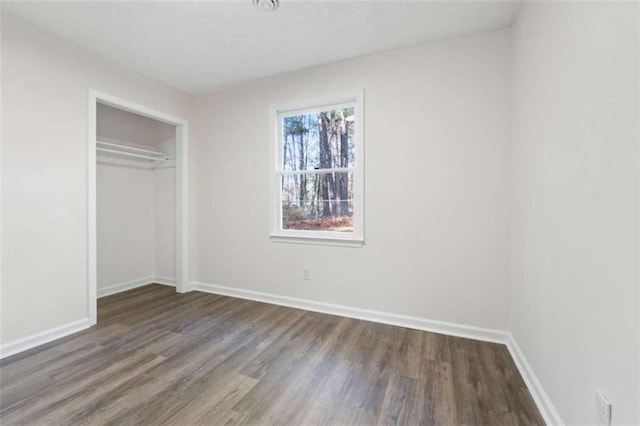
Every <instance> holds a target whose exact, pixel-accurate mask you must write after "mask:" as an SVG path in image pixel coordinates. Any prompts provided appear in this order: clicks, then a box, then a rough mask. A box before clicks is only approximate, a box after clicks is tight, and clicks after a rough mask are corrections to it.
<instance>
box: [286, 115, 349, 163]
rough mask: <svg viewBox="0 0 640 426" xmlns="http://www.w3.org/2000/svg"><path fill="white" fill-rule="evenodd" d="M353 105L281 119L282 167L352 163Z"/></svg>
mask: <svg viewBox="0 0 640 426" xmlns="http://www.w3.org/2000/svg"><path fill="white" fill-rule="evenodd" d="M354 111H355V108H354V107H349V108H341V109H328V110H326V111H317V112H310V113H306V114H302V115H296V116H292V117H284V118H283V119H282V123H281V126H282V147H283V152H282V168H283V170H285V171H291V170H314V169H333V168H341V167H353V166H354V159H355V152H354V145H353V144H354V142H353V134H354V127H355V126H354V124H355V123H354V118H355V115H354Z"/></svg>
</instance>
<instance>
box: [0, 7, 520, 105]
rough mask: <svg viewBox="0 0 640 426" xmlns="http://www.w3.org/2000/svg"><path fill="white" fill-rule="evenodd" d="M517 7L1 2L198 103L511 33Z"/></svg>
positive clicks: (5, 9) (11, 11)
mask: <svg viewBox="0 0 640 426" xmlns="http://www.w3.org/2000/svg"><path fill="white" fill-rule="evenodd" d="M519 7H520V3H519V1H517V0H516V1H493V0H475V1H416V0H413V1H399V0H396V1H362V0H350V1H346V0H345V1H327V0H315V1H310V0H281V7H280V9H279V10H277V11H276V12H263V11H260V10H258V9H257V8H255V7H253V4H252V0H229V1H171V2H168V1H128V2H120V1H118V2H116V1H82V2H71V1H69V2H63V1H46V2H30V1H21V2H18V1H3V2H2V10H3V12H5V13H9V14H12V15H14V16H17V17H18V18H20V19H22V20H24V21H27V22H29V23H31V24H33V25H35V26H36V27H39V28H40V29H42V30H44V31H47V32H49V33H51V34H54V35H56V36H58V37H60V38H63V39H65V40H67V41H70V42H72V43H74V44H76V45H79V46H81V47H83V48H85V49H87V50H89V51H93V52H95V53H97V54H99V55H102V56H104V57H106V58H109V59H111V60H113V61H115V62H117V63H119V64H121V65H123V66H124V67H127V68H129V69H131V70H134V71H137V72H140V73H142V74H144V75H146V76H148V77H151V78H153V79H155V80H158V81H161V82H163V83H165V84H167V85H169V86H172V87H174V88H177V89H180V90H182V91H185V92H188V93H192V94H203V93H207V92H211V91H215V90H217V89H220V88H223V87H226V86H230V85H234V84H238V83H240V82H243V81H248V80H255V79H259V78H263V77H267V76H271V75H276V74H281V73H285V72H289V71H295V70H299V69H304V68H309V67H313V66H318V65H323V64H328V63H333V62H338V61H342V60H345V59H349V58H354V57H358V56H364V55H367V54H371V53H377V52H382V51H385V50H390V49H395V48H400V47H404V46H410V45H415V44H419V43H424V42H427V41H430V40H435V39H441V38H448V37H457V36H462V35H467V34H473V33H477V32H482V31H489V30H493V29H498V28H502V27H506V26H509V25H511V24H512V23H513V21H514V19H515V17H516V15H517V12H518V9H519Z"/></svg>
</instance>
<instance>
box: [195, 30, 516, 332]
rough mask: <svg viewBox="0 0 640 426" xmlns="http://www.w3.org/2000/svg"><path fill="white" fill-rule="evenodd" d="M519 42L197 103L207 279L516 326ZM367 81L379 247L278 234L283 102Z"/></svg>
mask: <svg viewBox="0 0 640 426" xmlns="http://www.w3.org/2000/svg"><path fill="white" fill-rule="evenodd" d="M510 47H511V44H510V33H509V31H508V30H502V31H496V32H491V33H486V34H482V35H477V36H472V37H465V38H459V39H454V40H448V41H438V42H434V43H431V44H428V45H423V46H420V47H415V48H410V49H404V50H398V51H393V52H389V53H384V54H380V55H375V56H369V57H365V58H362V59H357V60H352V61H348V62H343V63H340V64H336V65H331V66H326V67H321V68H314V69H310V70H306V71H301V72H296V73H291V74H287V75H284V76H280V77H277V78H271V79H266V80H262V81H257V82H252V83H247V84H244V85H241V86H238V87H236V88H232V89H229V90H226V91H222V92H218V93H214V94H212V95H210V96H205V97H201V98H197V101H196V106H195V109H194V126H193V132H192V135H193V144H192V148H191V154H192V155H191V167H192V170H194V172H193V175H192V179H193V186H192V197H193V198H192V200H193V201H192V207H191V210H192V217H191V219H192V223H193V225H192V226H193V229H192V230H193V233H192V235H191V237H192V239H193V242H194V244H195V250H194V251H193V256H194V257H195V259H194V260H195V269H196V272H195V277H194V278H195V279H196V280H197V281H200V282H204V283H212V284H220V285H226V286H232V287H237V288H243V289H249V290H255V291H262V292H268V293H274V294H278V295H286V296H294V297H302V298H308V299H312V300H316V301H323V302H332V303H339V304H344V305H350V306H355V307H360V308H369V309H375V310H381V311H386V312H391V313H398V314H406V315H415V316H419V317H425V318H430V319H436V320H444V321H453V322H457V323H463V324H471V325H476V326H483V327H492V328H498V329H506V327H507V297H508V296H507V295H508V283H507V275H508V226H507V223H508V155H509V147H508V138H509V107H510V102H511V98H510V96H511V92H510V90H511V89H510V87H511V79H510V67H511V56H510ZM360 88H362V89H364V91H365V138H366V142H365V143H366V147H365V175H366V178H365V187H366V190H365V191H366V193H365V197H366V198H365V204H366V209H365V234H366V235H365V238H366V245H365V246H364V247H363V248H336V247H326V246H308V245H298V244H282V243H272V242H270V241H269V213H270V210H269V209H270V204H269V203H270V200H269V194H270V191H269V185H270V184H269V176H270V167H271V162H270V157H269V146H270V143H272V141H271V139H270V132H269V105H271V104H273V103H281V102H286V101H292V100H297V99H304V98H309V97H317V96H324V95H327V94H333V93H338V94H339V93H342V92H345V91H350V90H353V89H360ZM305 267H308V268H311V275H312V279H311V281H310V282H304V281H302V269H303V268H305Z"/></svg>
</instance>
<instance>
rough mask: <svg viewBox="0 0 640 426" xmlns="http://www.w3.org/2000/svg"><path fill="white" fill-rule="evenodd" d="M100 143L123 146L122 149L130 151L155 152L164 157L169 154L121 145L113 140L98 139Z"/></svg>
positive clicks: (117, 146)
mask: <svg viewBox="0 0 640 426" xmlns="http://www.w3.org/2000/svg"><path fill="white" fill-rule="evenodd" d="M97 143H98V145H105V146H112V147H114V148H122V149H127V150H129V151H137V152H145V153H147V154H155V155H161V156H163V157H166V156H167V154H165V153H164V152H158V151H151V150H148V149H142V148H135V147H133V146H128V145H120V144H117V143H113V142H103V141H97Z"/></svg>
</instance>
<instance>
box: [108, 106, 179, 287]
mask: <svg viewBox="0 0 640 426" xmlns="http://www.w3.org/2000/svg"><path fill="white" fill-rule="evenodd" d="M96 136H97V141H98V151H97V153H96V154H97V171H96V173H97V231H98V232H97V233H98V241H97V242H98V244H97V255H98V264H97V267H98V283H97V287H98V297H101V296H105V295H108V294H113V293H116V292H119V291H124V290H127V289H129V288H132V287H135V286H138V285H144V284H147V283H151V282H160V283H163V284H170V285H174V284H175V280H176V252H175V247H176V226H175V225H176V169H175V160H172V158H175V146H176V143H175V141H176V128H175V127H174V126H171V125H168V124H165V123H162V122H160V121H157V120H153V119H150V118H146V117H143V116H140V115H137V114H133V113H130V112H126V111H123V110H120V109H117V108H113V107H110V106H107V105H102V104H98V107H97V135H96ZM123 146H126V147H129V148H122V147H123ZM114 151H119V152H122V151H124V152H125V154H118V153H116V152H114ZM152 151H153V152H161V153H163V154H165V155H156V154H152V153H151V152H152ZM127 153H128V154H127ZM130 154H133V155H130ZM146 157H158V158H162V159H161V160H158V161H154V160H152V159H150V158H146ZM167 159H168V160H167Z"/></svg>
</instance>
